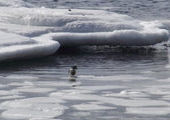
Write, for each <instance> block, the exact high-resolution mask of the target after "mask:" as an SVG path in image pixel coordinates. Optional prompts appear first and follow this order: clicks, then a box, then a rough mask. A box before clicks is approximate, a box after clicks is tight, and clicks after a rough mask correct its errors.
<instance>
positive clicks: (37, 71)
mask: <svg viewBox="0 0 170 120" xmlns="http://www.w3.org/2000/svg"><path fill="white" fill-rule="evenodd" d="M25 1H26V0H25ZM27 2H31V3H34V4H35V6H36V7H40V6H41V7H42V6H44V7H50V8H84V9H87V8H90V9H105V10H108V11H113V12H118V13H122V14H127V15H130V16H133V17H135V18H137V19H149V20H150V19H152V20H154V19H163V20H164V19H168V18H169V17H170V16H169V10H170V8H169V4H170V2H169V1H168V0H138V1H137V0H126V1H123V0H109V1H102V0H93V1H90V0H89V1H88V0H82V1H80V0H62V1H61V0H58V2H54V1H52V0H43V1H38V0H29V1H27ZM70 51H71V52H70ZM77 51H78V52H77ZM169 57H170V54H169V48H168V47H164V46H159V47H158V48H157V47H152V46H151V47H149V48H115V47H108V46H104V47H96V46H93V47H90V48H89V47H87V48H86V47H85V48H80V49H78V50H77V49H73V48H71V50H70V49H69V50H64V52H60V53H56V54H55V55H54V56H49V57H47V58H40V59H33V60H24V61H10V62H5V63H1V65H0V66H1V69H0V71H1V72H0V79H1V80H0V96H1V97H0V110H1V109H2V110H1V117H0V119H1V120H12V119H17V120H18V119H23V120H94V119H96V120H169V118H170V100H169V99H170V85H169V83H170V74H169V73H170V63H169ZM72 65H77V66H78V73H77V78H75V81H70V80H69V77H68V70H69V68H70V66H72Z"/></svg>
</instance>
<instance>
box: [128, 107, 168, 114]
mask: <svg viewBox="0 0 170 120" xmlns="http://www.w3.org/2000/svg"><path fill="white" fill-rule="evenodd" d="M126 113H130V114H145V115H154V116H155V115H167V114H170V107H128V108H127V109H126Z"/></svg>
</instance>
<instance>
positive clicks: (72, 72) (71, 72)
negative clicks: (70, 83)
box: [69, 68, 76, 76]
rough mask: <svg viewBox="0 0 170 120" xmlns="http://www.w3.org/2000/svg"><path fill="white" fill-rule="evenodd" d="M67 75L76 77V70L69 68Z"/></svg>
mask: <svg viewBox="0 0 170 120" xmlns="http://www.w3.org/2000/svg"><path fill="white" fill-rule="evenodd" d="M69 74H70V76H75V75H76V70H75V69H72V68H71V69H70V70H69Z"/></svg>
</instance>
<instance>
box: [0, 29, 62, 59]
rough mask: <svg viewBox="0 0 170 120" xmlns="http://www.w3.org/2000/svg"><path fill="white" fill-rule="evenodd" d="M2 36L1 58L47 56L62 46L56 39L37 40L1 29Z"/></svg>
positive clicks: (0, 45) (0, 44) (0, 34)
mask: <svg viewBox="0 0 170 120" xmlns="http://www.w3.org/2000/svg"><path fill="white" fill-rule="evenodd" d="M0 36H1V40H0V56H1V57H0V60H6V59H16V58H17V59H18V58H24V59H25V58H31V57H40V56H47V55H50V54H53V53H55V52H56V50H57V49H58V48H59V46H60V45H59V43H58V42H55V41H48V40H47V41H35V40H32V39H30V38H27V37H22V36H20V35H15V34H12V33H4V32H1V31H0Z"/></svg>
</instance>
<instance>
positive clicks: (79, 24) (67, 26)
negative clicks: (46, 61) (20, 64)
mask: <svg viewBox="0 0 170 120" xmlns="http://www.w3.org/2000/svg"><path fill="white" fill-rule="evenodd" d="M4 4H6V5H4ZM23 4H24V3H23V1H20V0H15V1H12V0H7V1H6V2H3V1H2V0H0V5H1V7H0V36H1V39H0V60H6V59H16V58H17V59H18V58H32V57H39V56H47V55H51V54H54V53H55V52H56V51H57V50H58V48H59V46H60V45H61V46H64V47H67V46H84V45H121V46H122V45H123V46H147V45H154V44H157V43H160V42H163V41H167V40H168V39H169V33H168V31H167V30H166V29H164V28H165V27H163V26H164V24H161V22H160V21H141V20H137V19H134V18H132V17H130V16H127V15H121V14H117V13H114V12H107V11H104V10H83V9H72V11H68V9H50V8H33V7H26V6H27V5H26V6H25V5H23ZM25 4H27V3H25ZM103 16H104V17H103ZM2 31H3V32H2ZM7 45H8V47H6V46H7Z"/></svg>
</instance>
